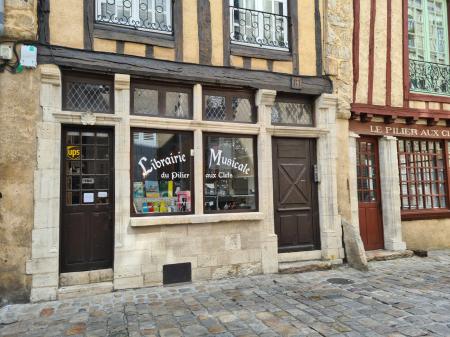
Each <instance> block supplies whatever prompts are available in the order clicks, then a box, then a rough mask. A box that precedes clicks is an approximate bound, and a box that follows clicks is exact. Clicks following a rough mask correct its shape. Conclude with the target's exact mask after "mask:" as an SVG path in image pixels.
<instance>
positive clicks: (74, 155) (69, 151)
mask: <svg viewBox="0 0 450 337" xmlns="http://www.w3.org/2000/svg"><path fill="white" fill-rule="evenodd" d="M80 155H81V150H80V147H79V146H74V145H71V146H67V147H66V156H67V158H69V159H72V160H76V159H79V158H80Z"/></svg>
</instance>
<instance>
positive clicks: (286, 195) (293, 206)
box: [273, 138, 320, 251]
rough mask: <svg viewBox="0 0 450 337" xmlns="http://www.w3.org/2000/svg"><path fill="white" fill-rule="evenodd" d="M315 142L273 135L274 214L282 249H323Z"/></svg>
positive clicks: (279, 243) (276, 230) (280, 248)
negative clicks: (315, 178) (315, 173)
mask: <svg viewBox="0 0 450 337" xmlns="http://www.w3.org/2000/svg"><path fill="white" fill-rule="evenodd" d="M315 157H316V156H315V142H314V140H309V139H287V138H286V139H285V138H273V177H274V216H275V232H276V234H277V235H278V245H279V250H280V251H285V250H289V251H295V250H305V249H307V250H310V249H320V238H319V237H320V235H319V234H320V233H319V222H318V213H317V209H318V205H317V202H318V201H317V186H316V184H315V183H314V182H313V181H312V179H313V165H314V164H315V160H316V158H315Z"/></svg>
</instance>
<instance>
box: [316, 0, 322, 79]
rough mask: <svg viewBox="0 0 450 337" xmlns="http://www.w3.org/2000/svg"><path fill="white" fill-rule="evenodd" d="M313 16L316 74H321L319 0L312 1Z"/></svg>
mask: <svg viewBox="0 0 450 337" xmlns="http://www.w3.org/2000/svg"><path fill="white" fill-rule="evenodd" d="M314 18H315V26H316V27H315V34H316V75H317V76H320V75H322V20H321V17H320V5H319V0H315V1H314Z"/></svg>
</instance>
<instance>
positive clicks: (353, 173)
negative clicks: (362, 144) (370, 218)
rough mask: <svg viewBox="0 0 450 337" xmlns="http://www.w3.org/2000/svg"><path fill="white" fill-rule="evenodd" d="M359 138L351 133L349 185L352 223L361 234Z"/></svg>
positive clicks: (349, 140)
mask: <svg viewBox="0 0 450 337" xmlns="http://www.w3.org/2000/svg"><path fill="white" fill-rule="evenodd" d="M358 138H359V136H358V135H357V134H356V133H353V132H350V133H349V139H348V148H349V149H348V150H349V153H348V185H349V194H350V214H351V219H350V223H351V224H352V225H353V226H354V227H355V230H357V231H358V233H359V209H358V185H357V179H358V175H357V170H356V154H357V140H358Z"/></svg>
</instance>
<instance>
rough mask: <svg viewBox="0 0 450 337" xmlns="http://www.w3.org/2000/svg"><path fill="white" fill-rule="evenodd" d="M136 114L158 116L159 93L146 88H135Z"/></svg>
mask: <svg viewBox="0 0 450 337" xmlns="http://www.w3.org/2000/svg"><path fill="white" fill-rule="evenodd" d="M133 99H134V111H133V112H134V113H135V114H141V115H151V116H157V115H158V114H159V110H158V91H157V90H153V89H145V88H134V97H133Z"/></svg>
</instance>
